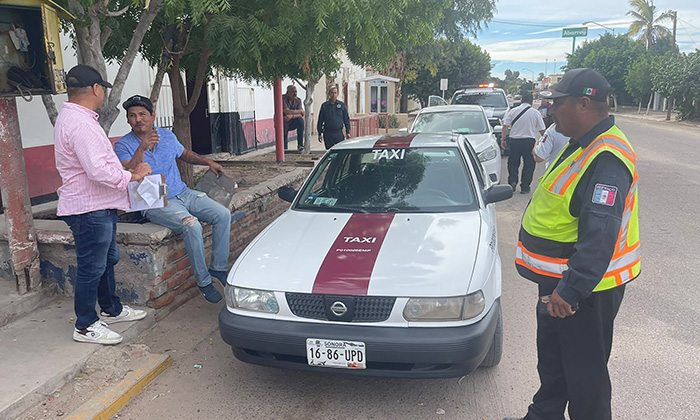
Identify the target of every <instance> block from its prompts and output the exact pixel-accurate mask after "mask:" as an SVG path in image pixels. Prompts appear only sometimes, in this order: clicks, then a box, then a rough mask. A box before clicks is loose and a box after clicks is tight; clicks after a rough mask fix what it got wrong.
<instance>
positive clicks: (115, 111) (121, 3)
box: [42, 0, 163, 133]
mask: <svg viewBox="0 0 700 420" xmlns="http://www.w3.org/2000/svg"><path fill="white" fill-rule="evenodd" d="M57 3H58V4H60V5H61V6H63V7H64V8H66V9H67V10H69V11H70V12H71V13H72V14H73V15H75V16H76V17H77V19H76V20H73V21H70V22H65V26H66V28H67V31H68V33H69V34H70V36H71V39H72V41H73V45H74V47H75V48H76V49H77V50H78V53H79V54H78V63H79V64H87V65H89V66H92V67H94V68H96V69H97V70H98V71H99V72H100V73H101V74H102V76H103V77H105V78H106V77H107V60H108V59H109V58H110V57H109V56H108V55H107V56H106V55H105V54H103V49H104V48H105V47H106V46H107V45H109V44H110V43H111V42H115V39H117V38H119V42H121V43H122V45H123V48H122V49H121V52H120V54H119V69H118V71H117V75H116V77H115V78H114V80H113V81H112V86H113V87H112V89H110V90H109V92H108V94H107V95H106V96H105V102H104V104H103V105H102V107H100V109H98V110H97V113H98V114H99V116H100V119H99V120H100V124H101V125H102V128H103V129H104V130H105V132H106V133H109V129H110V128H111V127H112V124H113V123H114V121H115V120H116V119H117V116H118V115H119V103H120V102H121V95H122V91H123V90H124V83H126V78H127V76H128V75H129V72H130V71H131V67H132V65H133V64H134V60H135V58H136V54H137V53H138V52H139V48H140V47H141V43H142V41H143V38H144V36H145V34H146V31H147V30H148V28H149V27H150V26H151V22H153V19H155V17H156V16H157V15H158V13H159V12H160V10H161V8H162V7H163V0H150V1H146V2H145V4H144V1H143V0H57ZM127 17H128V18H129V19H130V20H131V21H132V22H133V23H132V25H131V27H132V29H131V30H130V31H129V32H119V31H115V30H114V28H116V27H119V25H120V24H119V22H120V21H124V20H125V19H126V18H127ZM42 101H43V103H44V106H45V107H46V111H47V113H48V116H49V120H51V124H54V123H55V122H56V117H57V116H58V111H57V110H56V104H55V102H54V100H53V97H52V96H51V95H42Z"/></svg>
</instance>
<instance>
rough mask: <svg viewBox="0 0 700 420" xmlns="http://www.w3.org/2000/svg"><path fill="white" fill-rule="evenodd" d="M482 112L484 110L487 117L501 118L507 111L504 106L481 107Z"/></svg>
mask: <svg viewBox="0 0 700 420" xmlns="http://www.w3.org/2000/svg"><path fill="white" fill-rule="evenodd" d="M483 108H484V112H486V117H487V118H501V119H502V118H503V117H504V116H505V115H506V111H508V108H506V107H502V108H500V107H496V108H494V107H483Z"/></svg>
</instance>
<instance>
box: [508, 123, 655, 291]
mask: <svg viewBox="0 0 700 420" xmlns="http://www.w3.org/2000/svg"><path fill="white" fill-rule="evenodd" d="M602 152H610V153H612V154H613V155H615V156H616V157H617V158H618V159H620V160H621V161H622V162H623V163H624V164H625V166H626V167H627V169H628V170H629V171H630V174H631V175H632V185H631V186H630V190H629V193H628V194H627V197H625V207H624V212H623V214H622V223H621V225H620V232H619V233H618V237H617V243H616V244H615V252H614V253H613V256H612V259H611V261H610V263H609V265H608V268H607V270H606V272H605V275H604V276H603V278H602V280H601V281H600V283H598V285H597V286H596V287H595V289H594V290H593V291H594V292H597V291H601V290H607V289H612V288H613V287H617V286H620V285H622V284H624V283H626V282H628V281H630V280H633V279H634V278H636V277H637V276H638V275H639V272H640V271H641V253H640V248H639V217H638V212H637V209H638V207H639V202H638V196H637V183H638V180H639V177H638V175H637V170H636V166H635V163H636V161H637V156H636V155H635V153H634V150H633V149H632V146H631V145H630V144H629V142H628V141H627V138H626V137H625V135H624V134H623V133H622V131H620V129H619V128H617V126H612V128H610V129H609V130H607V131H606V132H604V133H603V134H601V135H600V136H598V137H596V138H595V140H593V142H591V144H590V145H589V146H588V147H586V148H585V149H581V148H579V149H578V150H576V151H575V152H574V153H572V154H571V155H570V156H569V157H567V158H566V159H565V160H564V161H562V162H561V163H560V164H559V165H557V166H556V168H554V167H552V166H550V168H549V170H548V171H547V172H546V173H545V174H544V175H543V176H542V177H541V178H540V184H539V186H538V187H537V189H536V190H535V192H534V193H533V195H532V201H531V203H530V205H529V206H528V207H527V209H526V210H525V215H524V216H523V222H522V227H523V229H524V230H525V232H527V233H528V234H530V235H531V236H533V237H535V238H541V239H547V240H549V241H554V242H560V243H562V246H569V247H570V246H571V244H572V243H575V242H577V241H578V218H577V217H574V216H572V215H571V214H570V212H569V206H570V203H571V199H572V197H573V195H574V191H575V190H576V186H577V185H578V183H579V181H580V180H581V178H582V177H583V174H584V173H585V172H586V170H587V169H588V167H589V166H590V165H591V163H592V162H593V160H594V159H595V157H596V156H598V155H599V154H600V153H602ZM562 153H564V150H562V151H561V152H560V156H561V154H562ZM557 160H558V158H557ZM536 246H537V245H536V241H535V242H533V243H532V244H528V247H529V248H526V247H525V245H523V244H522V242H519V243H518V249H517V251H516V261H515V263H516V264H517V265H519V266H522V267H523V268H526V269H528V270H530V271H532V272H534V273H537V274H540V275H543V276H547V277H552V278H555V279H561V278H562V275H563V273H564V271H566V270H567V269H568V262H569V259H568V258H554V257H552V256H547V255H546V252H545V251H544V250H540V249H531V248H534V247H536ZM550 246H551V242H550Z"/></svg>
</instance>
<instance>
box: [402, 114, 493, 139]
mask: <svg viewBox="0 0 700 420" xmlns="http://www.w3.org/2000/svg"><path fill="white" fill-rule="evenodd" d="M411 132H413V133H459V134H484V133H488V132H489V122H488V120H487V119H486V116H484V113H483V112H482V111H449V112H425V113H421V114H419V115H418V117H416V121H415V122H414V123H413V127H412V128H411Z"/></svg>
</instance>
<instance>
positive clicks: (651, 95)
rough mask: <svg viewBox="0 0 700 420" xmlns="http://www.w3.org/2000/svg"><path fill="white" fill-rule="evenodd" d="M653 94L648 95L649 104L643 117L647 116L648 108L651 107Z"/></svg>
mask: <svg viewBox="0 0 700 420" xmlns="http://www.w3.org/2000/svg"><path fill="white" fill-rule="evenodd" d="M654 95H655V93H650V94H649V102H648V103H647V112H646V113H645V114H644V115H649V108H650V107H651V101H652V99H654Z"/></svg>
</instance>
